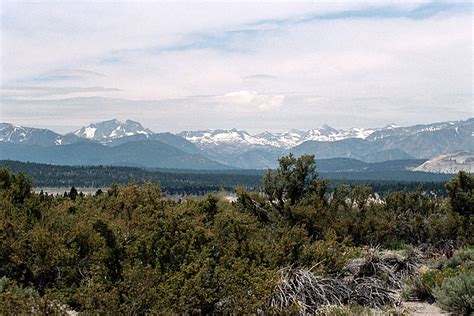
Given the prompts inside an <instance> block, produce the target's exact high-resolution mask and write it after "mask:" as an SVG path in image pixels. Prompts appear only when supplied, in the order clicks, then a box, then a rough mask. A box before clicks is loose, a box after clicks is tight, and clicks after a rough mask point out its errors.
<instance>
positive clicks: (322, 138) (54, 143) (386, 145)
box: [0, 118, 474, 170]
mask: <svg viewBox="0 0 474 316" xmlns="http://www.w3.org/2000/svg"><path fill="white" fill-rule="evenodd" d="M457 151H464V152H471V153H472V152H474V118H470V119H467V120H461V121H451V122H440V123H433V124H426V125H414V126H408V127H400V126H396V125H394V124H391V125H388V126H385V127H382V128H367V129H365V128H351V129H346V130H344V129H336V128H333V127H330V126H328V125H324V126H322V127H320V128H315V129H311V130H308V131H301V130H295V129H292V130H289V131H286V132H282V133H271V132H263V133H259V134H251V133H249V132H247V131H245V130H237V129H228V130H224V129H215V130H199V131H183V132H181V133H178V134H172V133H154V132H153V131H151V130H150V129H148V128H145V127H143V126H142V125H141V124H140V123H139V122H136V121H132V120H126V121H125V122H121V121H119V120H116V119H114V120H108V121H103V122H99V123H93V124H90V125H88V126H84V127H82V128H80V129H78V130H76V131H73V132H71V133H67V134H59V133H56V132H53V131H51V130H49V129H40V128H31V127H23V126H17V125H13V124H9V123H0V159H10V160H19V161H30V162H38V163H51V164H65V165H99V164H102V165H127V166H139V167H147V168H177V169H209V170H211V169H212V170H216V169H235V168H240V169H265V168H273V167H275V166H276V165H277V163H278V162H277V159H278V157H280V156H282V155H286V154H288V153H290V152H291V153H293V154H295V155H297V156H299V155H302V154H314V155H315V156H316V158H317V159H330V158H351V159H355V160H360V161H362V162H382V161H391V160H409V159H423V161H426V160H428V159H431V158H432V157H434V156H437V155H441V154H449V153H453V152H457Z"/></svg>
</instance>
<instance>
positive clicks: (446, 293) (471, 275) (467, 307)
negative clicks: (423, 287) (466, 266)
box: [433, 270, 474, 315]
mask: <svg viewBox="0 0 474 316" xmlns="http://www.w3.org/2000/svg"><path fill="white" fill-rule="evenodd" d="M433 296H434V297H435V299H436V303H437V304H438V305H439V306H440V307H441V308H443V309H445V310H448V311H451V312H455V313H463V314H464V315H470V314H471V313H472V312H474V271H472V270H471V271H463V272H461V273H459V274H458V275H456V276H453V277H449V278H446V279H445V280H444V281H443V283H442V284H441V286H438V287H436V288H435V289H434V290H433Z"/></svg>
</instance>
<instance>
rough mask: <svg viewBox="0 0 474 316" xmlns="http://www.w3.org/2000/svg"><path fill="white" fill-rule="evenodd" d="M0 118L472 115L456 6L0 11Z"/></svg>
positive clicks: (145, 4) (187, 121)
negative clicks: (0, 52) (0, 45)
mask: <svg viewBox="0 0 474 316" xmlns="http://www.w3.org/2000/svg"><path fill="white" fill-rule="evenodd" d="M0 14H1V23H2V24H1V43H2V55H1V66H2V69H1V72H0V74H1V77H0V80H1V84H2V88H1V95H0V101H1V108H0V114H1V121H8V122H13V123H17V124H21V125H27V126H38V127H49V128H52V129H55V130H57V131H60V132H66V131H70V130H72V129H74V128H76V127H78V126H82V125H86V124H89V123H90V122H94V121H100V120H103V119H109V118H115V117H116V118H119V119H128V118H130V119H134V120H138V121H141V122H142V123H143V124H144V125H146V126H147V127H150V128H151V129H153V130H155V131H181V130H191V129H205V128H232V127H237V128H240V129H247V130H250V131H254V132H257V131H263V130H270V131H281V130H286V129H290V128H298V129H310V128H314V127H317V126H320V125H323V124H325V123H327V124H329V125H332V126H335V127H353V126H361V127H369V126H372V127H375V126H382V125H385V124H388V123H392V122H394V123H397V124H400V125H410V124H416V123H427V122H433V121H443V120H458V119H465V118H468V117H472V116H474V115H473V114H474V113H473V104H472V88H473V86H472V83H473V81H472V79H473V72H472V61H473V60H472V51H473V46H472V4H471V3H470V2H462V1H449V2H448V1H413V2H409V1H372V2H370V1H368V2H354V1H333V2H318V1H311V2H304V1H303V2H296V3H293V2H281V1H280V2H248V1H246V2H230V1H224V2H222V1H221V2H212V1H211V2H205V3H203V2H194V1H190V2H169V1H168V2H158V1H141V2H122V1H100V2H92V1H89V2H78V1H63V2H43V1H36V2H16V1H12V2H5V1H4V2H2V4H1V7H0Z"/></svg>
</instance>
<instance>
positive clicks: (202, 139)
mask: <svg viewBox="0 0 474 316" xmlns="http://www.w3.org/2000/svg"><path fill="white" fill-rule="evenodd" d="M374 131H375V130H374V129H363V128H352V129H349V130H337V129H335V128H333V127H331V126H329V125H323V126H322V127H319V128H316V129H312V130H309V131H301V130H297V129H291V130H288V131H286V132H282V133H270V132H267V131H265V132H263V133H259V134H255V135H251V134H249V133H248V132H246V131H242V130H237V129H235V128H234V129H230V130H223V129H216V130H201V131H185V132H181V133H180V134H179V136H181V137H183V138H185V139H187V140H189V141H190V142H192V143H195V144H198V145H200V146H206V147H209V146H213V145H215V146H217V145H222V144H226V145H229V144H240V145H246V146H249V147H254V146H270V147H277V148H285V149H288V148H292V147H294V146H297V145H299V144H301V143H303V142H305V141H308V140H313V141H337V140H342V139H345V138H366V137H368V136H369V135H370V134H371V133H373V132H374Z"/></svg>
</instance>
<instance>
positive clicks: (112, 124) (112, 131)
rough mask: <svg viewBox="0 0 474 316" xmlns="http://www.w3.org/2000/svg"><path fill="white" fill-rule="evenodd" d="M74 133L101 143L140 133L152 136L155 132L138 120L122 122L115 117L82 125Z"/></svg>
mask: <svg viewBox="0 0 474 316" xmlns="http://www.w3.org/2000/svg"><path fill="white" fill-rule="evenodd" d="M74 134H75V135H77V136H78V137H82V138H87V139H91V140H96V141H99V142H101V143H108V142H109V141H111V140H113V139H117V138H121V137H127V136H133V135H138V134H141V135H147V136H150V135H152V134H153V132H152V131H151V130H149V129H148V128H144V127H143V126H142V125H141V124H140V123H138V122H135V121H132V120H126V121H125V122H121V121H119V120H117V119H114V120H109V121H103V122H100V123H94V124H90V125H89V126H85V127H82V128H81V129H79V130H77V131H75V132H74Z"/></svg>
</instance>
